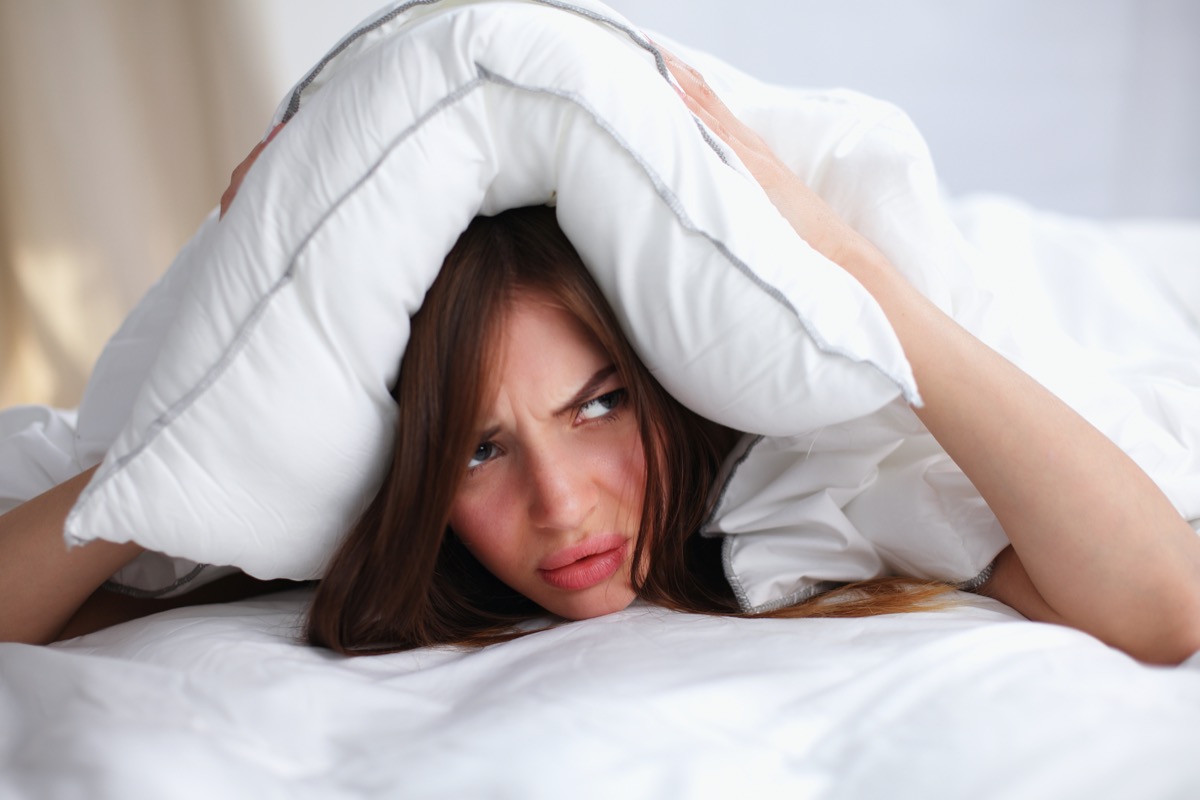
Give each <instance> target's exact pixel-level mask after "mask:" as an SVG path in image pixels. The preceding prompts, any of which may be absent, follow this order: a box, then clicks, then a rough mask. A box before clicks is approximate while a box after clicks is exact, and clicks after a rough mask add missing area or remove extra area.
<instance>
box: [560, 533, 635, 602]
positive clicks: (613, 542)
mask: <svg viewBox="0 0 1200 800" xmlns="http://www.w3.org/2000/svg"><path fill="white" fill-rule="evenodd" d="M627 546H628V543H627V541H626V539H625V537H624V536H621V535H619V534H604V535H601V536H593V537H591V538H589V539H586V540H584V541H583V542H582V543H580V544H577V545H573V546H571V547H565V548H563V549H562V550H559V551H557V552H555V553H552V554H551V555H549V556H547V557H546V558H544V559H542V563H541V564H539V565H538V574H539V575H540V576H541V578H542V580H544V581H545V582H546V583H548V584H550V585H551V586H553V587H554V588H556V589H562V590H565V591H579V590H581V589H589V588H591V587H592V586H595V585H596V584H599V583H603V582H604V581H606V580H608V579H609V578H611V577H612V576H613V574H614V573H616V571H617V570H618V569H620V567H621V564H623V563H624V562H625V551H626V548H627Z"/></svg>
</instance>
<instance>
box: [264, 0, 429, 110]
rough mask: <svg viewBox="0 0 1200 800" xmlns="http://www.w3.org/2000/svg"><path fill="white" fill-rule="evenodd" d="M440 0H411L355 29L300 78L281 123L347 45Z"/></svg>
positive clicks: (297, 106)
mask: <svg viewBox="0 0 1200 800" xmlns="http://www.w3.org/2000/svg"><path fill="white" fill-rule="evenodd" d="M440 2H441V0H411V2H408V3H405V4H404V5H402V6H399V7H397V8H394V9H392V10H391V11H389V12H388V13H387V14H385V15H384V16H382V17H380V18H379V19H377V20H375V21H374V22H371V23H368V24H367V25H363V26H362V27H361V28H359V29H357V30H355V31H351V32H350V34H349V35H347V36H346V38H344V39H342V41H340V42H338V43H337V44H336V45H334V46H333V49H332V50H330V51H329V52H328V53H326V54H325V56H324V57H323V58H322V59H321V60H320V61H318V62H317V64H316V66H314V67H313V68H312V69H310V70H309V71H308V73H307V74H306V75H305V76H304V77H303V78H302V79H301V80H300V83H298V84H296V88H295V89H293V90H292V99H291V100H289V101H288V106H287V110H285V111H284V112H283V117H282V118H281V119H280V124H283V123H284V122H287V121H288V120H290V119H291V118H292V117H294V116H295V115H296V112H297V111H299V110H300V95H302V94H303V93H304V90H305V89H307V88H308V87H309V86H311V85H312V82H313V81H315V80H316V79H317V76H318V75H320V74H321V73H322V72H324V71H325V67H327V66H329V64H330V62H332V61H333V60H334V59H335V58H337V57H338V56H339V55H341V54H342V52H343V51H345V49H346V48H347V47H349V46H350V45H352V44H354V42H356V41H358V40H359V39H361V38H362V37H363V36H366V35H367V34H368V33H370V32H371V31H373V30H375V29H377V28H380V27H382V26H383V25H386V24H387V23H389V22H391V21H392V20H394V19H395V18H396V17H398V16H400V15H401V14H403V13H405V12H406V11H409V10H410V9H412V8H413V7H414V6H430V5H434V4H435V3H440Z"/></svg>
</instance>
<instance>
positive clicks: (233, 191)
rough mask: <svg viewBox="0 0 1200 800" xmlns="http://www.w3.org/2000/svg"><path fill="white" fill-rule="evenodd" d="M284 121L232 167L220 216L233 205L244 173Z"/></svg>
mask: <svg viewBox="0 0 1200 800" xmlns="http://www.w3.org/2000/svg"><path fill="white" fill-rule="evenodd" d="M286 124H287V123H286V122H281V123H279V124H278V125H276V126H275V127H274V128H272V129H271V132H270V133H269V134H267V138H266V139H263V140H262V141H261V142H259V143H258V144H256V145H254V149H253V150H251V151H250V155H248V156H246V157H245V158H243V159H242V163H240V164H238V165H237V166H236V167H234V168H233V174H232V175H230V176H229V186H228V187H227V188H226V189H225V192H224V194H222V195H221V216H222V217H224V216H225V212H227V211H229V207H230V206H231V205H233V198H235V197H237V193H238V190H239V189H241V188H242V181H243V180H245V179H246V173H247V172H249V171H250V168H251V167H252V166H254V162H255V161H257V160H258V157H259V156H260V155H262V151H263V150H266V149H267V145H269V144H270V143H271V140H272V139H274V138H275V136H276V134H278V133H279V131H280V130H282V129H283V126H284V125H286Z"/></svg>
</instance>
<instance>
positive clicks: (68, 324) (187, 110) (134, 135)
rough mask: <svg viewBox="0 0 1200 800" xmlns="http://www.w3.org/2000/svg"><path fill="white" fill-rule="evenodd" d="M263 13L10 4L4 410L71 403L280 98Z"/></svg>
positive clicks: (0, 202) (3, 213)
mask: <svg viewBox="0 0 1200 800" xmlns="http://www.w3.org/2000/svg"><path fill="white" fill-rule="evenodd" d="M263 34H264V22H263V17H262V13H261V8H260V6H259V4H257V3H255V2H247V0H0V407H3V406H8V405H12V404H15V403H29V402H36V403H51V404H54V405H60V406H72V405H75V404H76V403H77V402H78V400H79V397H80V394H81V392H82V389H83V386H84V383H85V382H86V379H87V375H88V373H89V372H90V370H91V367H92V364H93V362H94V361H95V359H96V356H97V355H98V354H99V351H100V349H101V347H102V346H103V344H104V341H105V340H106V339H107V337H108V336H109V335H110V334H111V333H112V332H113V330H115V328H116V326H117V325H118V324H119V323H120V321H121V319H122V318H123V317H124V315H125V313H126V312H127V311H128V310H129V308H131V307H132V305H133V304H134V303H135V302H136V301H137V299H138V298H139V297H140V296H141V294H142V293H143V292H144V291H145V289H146V287H147V286H149V284H150V283H151V282H153V280H154V279H155V278H156V277H157V276H158V275H159V274H161V272H162V271H163V269H165V268H166V266H167V265H168V264H169V263H170V261H171V258H172V257H173V256H174V254H175V252H176V251H177V250H178V249H179V248H180V246H181V245H182V244H183V242H184V241H186V240H187V238H188V237H189V236H190V235H191V234H192V232H193V231H194V230H195V229H196V227H197V226H198V225H199V223H200V221H201V220H202V219H203V217H204V215H205V214H206V213H207V212H208V210H209V209H210V208H212V207H213V205H215V203H216V202H217V200H218V198H219V197H220V194H221V192H222V190H223V189H224V187H225V184H226V183H227V181H228V177H229V173H230V171H231V170H232V169H233V167H234V165H235V164H237V163H238V162H239V161H240V160H241V159H242V157H243V156H244V155H245V154H246V153H247V152H248V151H249V150H250V148H251V147H252V146H253V144H254V142H255V141H256V140H257V139H258V137H259V136H260V135H261V134H262V132H263V130H264V128H265V126H266V124H267V121H268V117H269V115H270V112H271V110H272V109H273V107H274V104H275V102H276V100H277V99H278V98H277V97H275V88H274V87H273V86H271V81H270V79H269V65H268V60H269V58H270V54H269V53H267V52H264V50H265V49H266V48H267V43H266V41H265V37H264V36H263Z"/></svg>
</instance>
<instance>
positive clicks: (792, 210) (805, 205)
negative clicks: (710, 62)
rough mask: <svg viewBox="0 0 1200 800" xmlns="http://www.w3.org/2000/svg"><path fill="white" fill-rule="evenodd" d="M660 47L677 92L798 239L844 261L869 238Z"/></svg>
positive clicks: (692, 71) (694, 73)
mask: <svg viewBox="0 0 1200 800" xmlns="http://www.w3.org/2000/svg"><path fill="white" fill-rule="evenodd" d="M656 46H657V47H658V49H659V51H660V52H661V53H662V56H663V60H664V61H666V64H667V68H668V69H669V70H670V71H671V74H672V75H674V76H675V80H676V81H678V82H679V86H678V87H677V89H676V91H677V92H678V93H679V96H680V97H682V98H683V102H684V103H685V104H686V105H687V107H688V109H690V110H691V112H692V113H693V114H695V115H696V116H697V117H699V118H700V120H701V121H702V122H703V123H704V124H705V125H707V126H708V127H709V129H710V130H711V131H712V132H713V133H715V134H716V135H717V136H719V137H720V138H721V139H722V140H723V141H724V142H725V143H726V144H727V145H729V147H731V148H732V149H733V152H734V153H736V154H737V157H738V158H739V159H741V161H742V163H743V164H745V165H746V168H747V169H748V170H750V174H751V175H753V176H754V178H755V180H757V181H758V183H759V185H760V186H762V188H763V191H765V192H766V194H767V197H769V198H770V200H771V202H772V203H773V204H774V205H775V207H776V208H777V209H779V212H780V213H781V214H782V215H783V217H784V219H786V220H787V221H788V222H789V223H791V226H792V228H794V229H795V231H796V233H798V234H800V238H802V239H804V241H806V242H808V243H809V245H811V246H812V247H813V249H815V250H816V251H817V252H819V253H821V254H822V255H823V256H825V257H826V258H828V259H830V260H831V261H833V262H835V263H837V264H842V265H843V266H845V263H846V259H847V258H848V256H849V254H850V253H851V252H853V251H854V250H855V249H856V248H859V247H861V246H862V245H864V244H865V243H866V240H865V239H864V238H863V237H862V236H861V235H860V234H859V233H858V232H857V231H855V230H854V229H853V228H851V227H850V226H849V225H848V224H846V223H845V222H844V221H843V220H842V219H841V218H840V217H838V216H837V215H836V214H834V213H833V210H832V209H830V208H829V206H828V205H827V204H826V203H825V201H824V200H822V199H821V198H820V196H819V195H817V193H816V192H814V191H813V190H812V189H810V188H809V187H808V186H807V185H805V183H804V181H802V180H801V179H800V178H799V176H797V175H796V174H795V173H794V172H792V171H791V170H790V169H788V166H787V165H786V164H784V163H783V161H781V160H780V159H779V157H778V156H776V155H775V153H774V152H773V151H772V150H771V148H770V146H769V145H768V144H767V143H766V142H765V141H764V140H763V138H762V137H761V136H759V135H758V134H757V133H755V131H754V130H753V129H752V128H750V127H749V126H748V125H746V124H745V123H744V122H742V121H741V120H740V119H738V118H737V116H735V115H734V113H733V112H732V111H730V110H729V107H728V106H726V105H725V103H723V102H722V101H721V98H720V97H718V96H717V94H716V92H714V91H713V90H712V88H711V87H710V86H709V85H708V83H707V82H705V80H704V76H703V75H701V74H700V72H699V71H697V70H696V69H695V68H694V67H692V66H690V65H688V64H686V63H684V62H683V61H681V60H680V59H679V57H678V56H676V55H675V54H673V53H671V52H669V51H668V50H666V49H664V48H663V47H661V46H660V45H656Z"/></svg>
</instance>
